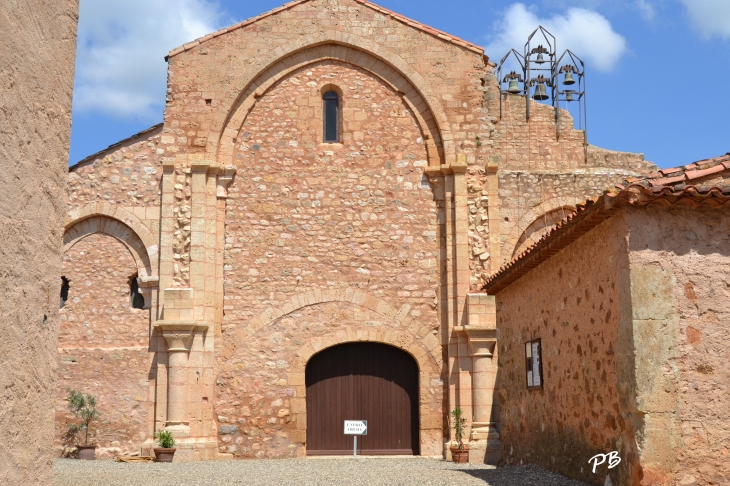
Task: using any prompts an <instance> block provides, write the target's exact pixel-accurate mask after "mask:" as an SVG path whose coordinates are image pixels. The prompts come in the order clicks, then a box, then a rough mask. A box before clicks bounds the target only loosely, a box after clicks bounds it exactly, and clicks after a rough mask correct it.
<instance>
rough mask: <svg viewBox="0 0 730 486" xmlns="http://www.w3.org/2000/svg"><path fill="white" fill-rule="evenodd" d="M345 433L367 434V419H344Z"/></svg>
mask: <svg viewBox="0 0 730 486" xmlns="http://www.w3.org/2000/svg"><path fill="white" fill-rule="evenodd" d="M345 435H368V421H367V420H345Z"/></svg>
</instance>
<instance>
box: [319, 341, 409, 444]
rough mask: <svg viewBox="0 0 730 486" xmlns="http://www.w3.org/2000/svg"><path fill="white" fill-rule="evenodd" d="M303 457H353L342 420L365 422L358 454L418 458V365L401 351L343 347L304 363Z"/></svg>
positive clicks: (376, 345)
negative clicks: (304, 436) (350, 455)
mask: <svg viewBox="0 0 730 486" xmlns="http://www.w3.org/2000/svg"><path fill="white" fill-rule="evenodd" d="M306 385H307V454H309V455H342V454H352V447H353V438H352V436H351V435H344V433H343V432H344V421H345V420H367V421H368V435H366V436H358V438H357V449H358V454H364V455H380V454H382V455H387V454H391V455H393V454H418V453H419V450H418V365H417V364H416V361H415V360H414V359H413V358H412V357H411V356H410V355H409V354H408V353H406V352H405V351H401V350H400V349H398V348H395V347H392V346H388V345H386V344H379V343H347V344H341V345H339V346H335V347H333V348H329V349H326V350H325V351H322V352H321V353H319V354H316V355H315V356H313V357H312V359H311V360H310V361H309V363H308V364H307V370H306Z"/></svg>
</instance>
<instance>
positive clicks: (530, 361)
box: [525, 338, 545, 390]
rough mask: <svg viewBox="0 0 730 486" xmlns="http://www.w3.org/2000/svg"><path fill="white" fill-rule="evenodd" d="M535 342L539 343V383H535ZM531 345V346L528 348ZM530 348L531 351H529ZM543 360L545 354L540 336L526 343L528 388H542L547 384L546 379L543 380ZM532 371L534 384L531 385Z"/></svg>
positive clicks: (526, 378) (526, 380)
mask: <svg viewBox="0 0 730 486" xmlns="http://www.w3.org/2000/svg"><path fill="white" fill-rule="evenodd" d="M535 344H537V368H538V369H537V376H538V378H539V380H540V381H539V383H540V384H539V385H535V384H534V383H535V382H534V376H535V370H534V364H535V359H534V350H535V349H536V348H535V346H534V345H535ZM528 346H529V348H528ZM528 349H529V351H528ZM542 361H543V354H542V340H541V339H540V338H538V339H533V340H532V341H528V342H526V343H525V385H526V386H527V389H528V390H542V389H543V386H544V385H545V380H543V376H542ZM530 373H532V377H533V384H532V385H530Z"/></svg>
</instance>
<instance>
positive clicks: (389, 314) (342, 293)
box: [239, 288, 442, 370]
mask: <svg viewBox="0 0 730 486" xmlns="http://www.w3.org/2000/svg"><path fill="white" fill-rule="evenodd" d="M324 302H346V303H351V304H355V305H360V306H362V307H365V308H366V309H370V310H372V311H374V312H376V313H377V314H379V315H381V316H383V317H385V318H387V319H389V320H391V321H392V322H393V323H394V324H395V325H396V326H397V328H395V329H392V330H381V331H376V330H375V329H371V330H368V331H367V332H366V331H363V330H357V331H352V332H351V333H350V334H349V338H348V334H347V332H348V331H347V330H343V331H341V332H340V333H339V334H337V335H336V336H333V338H332V339H335V337H336V339H350V338H351V340H356V341H357V340H361V341H362V340H365V341H367V340H373V339H374V338H377V339H378V340H382V341H380V342H384V343H386V344H392V345H393V346H396V347H399V348H401V349H405V350H406V351H408V352H409V353H411V354H412V355H413V356H414V358H416V360H417V361H419V360H422V359H424V358H425V359H428V358H427V355H430V360H431V363H432V364H433V365H435V366H436V367H437V368H438V369H439V370H440V369H441V365H442V363H441V347H440V345H439V341H438V339H437V338H436V337H435V336H434V335H433V334H431V333H428V334H426V336H425V337H423V338H418V342H416V341H414V336H413V334H412V333H411V332H409V330H408V329H409V326H410V325H411V323H412V320H413V318H412V317H411V316H409V311H410V310H411V306H410V305H408V304H403V305H402V306H401V307H399V308H396V307H393V306H392V305H390V304H388V303H387V302H386V301H385V300H383V299H380V298H378V297H375V296H373V295H369V294H368V293H366V292H363V291H361V290H356V289H351V288H346V289H339V290H320V289H316V290H312V291H309V292H305V293H301V294H297V295H295V296H294V297H292V298H291V299H289V300H288V301H287V302H285V303H284V304H283V305H281V306H278V307H269V308H268V309H266V310H265V311H263V312H262V313H261V314H259V315H258V316H257V317H254V318H253V319H251V320H250V321H249V322H248V326H246V330H245V332H244V333H243V334H244V335H241V336H239V342H244V341H245V338H246V337H247V336H250V335H253V334H254V333H256V332H258V331H260V330H261V329H263V328H264V327H265V326H267V325H269V324H271V323H272V322H274V321H276V320H277V319H279V318H280V317H283V316H285V315H288V314H291V313H292V312H294V311H296V310H298V309H301V308H303V307H308V306H312V305H317V304H321V303H324ZM398 328H402V331H398V330H397V329H398ZM348 329H349V328H348ZM343 333H344V334H343ZM378 333H380V334H378ZM312 339H314V341H313V342H312V354H314V353H315V352H316V351H317V350H321V349H324V346H325V341H324V338H312ZM332 342H333V343H334V341H332ZM338 342H345V341H338ZM320 343H321V344H320ZM332 345H334V344H332ZM304 348H306V345H305V346H304ZM304 348H303V349H304ZM312 354H310V355H309V356H311V355H312ZM297 356H299V354H297ZM307 359H309V357H307ZM305 364H306V362H305ZM420 365H421V361H419V366H420Z"/></svg>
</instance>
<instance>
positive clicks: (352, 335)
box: [288, 326, 443, 455]
mask: <svg viewBox="0 0 730 486" xmlns="http://www.w3.org/2000/svg"><path fill="white" fill-rule="evenodd" d="M424 341H425V340H417V339H414V337H413V336H412V335H411V333H409V332H407V331H406V330H405V329H404V330H403V331H398V330H384V329H373V328H370V329H355V328H353V327H352V326H347V327H346V328H345V329H340V330H337V331H334V332H331V333H329V334H325V335H323V336H318V337H312V338H310V339H308V340H307V341H306V342H305V343H304V344H303V345H302V346H301V347H300V348H299V349H298V350H297V352H296V359H295V360H294V361H293V362H292V367H291V370H292V371H291V373H289V375H288V382H289V383H290V384H301V385H299V386H296V397H295V398H293V399H292V406H293V409H294V413H295V414H297V415H298V417H297V421H298V422H300V423H304V424H306V423H307V417H306V398H307V395H306V386H305V375H306V366H307V363H308V362H309V360H310V359H311V358H312V356H314V355H315V354H318V353H320V352H322V351H325V350H327V349H330V348H333V347H335V346H338V345H340V344H346V343H355V342H371V343H381V344H387V345H389V346H393V347H395V348H398V349H401V350H402V351H405V352H406V353H408V354H409V355H410V356H411V357H412V358H413V359H414V360H415V361H416V364H417V365H418V375H419V376H418V381H419V392H418V394H419V435H420V444H419V446H420V447H419V448H420V453H421V455H436V454H440V453H441V452H442V448H443V442H442V436H443V430H442V426H443V416H442V410H441V393H442V390H441V388H440V387H441V382H440V379H441V367H440V362H439V360H437V359H436V358H435V357H434V356H433V353H430V352H429V351H428V350H427V347H426V346H427V344H425V343H424ZM439 349H440V348H439ZM302 440H303V441H304V438H303V437H302Z"/></svg>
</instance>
